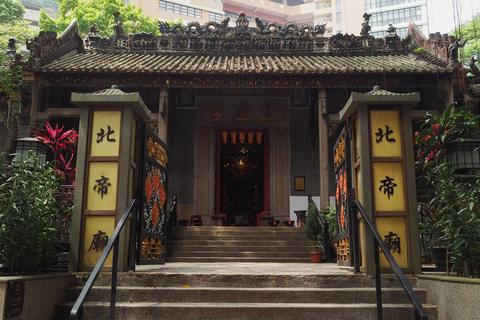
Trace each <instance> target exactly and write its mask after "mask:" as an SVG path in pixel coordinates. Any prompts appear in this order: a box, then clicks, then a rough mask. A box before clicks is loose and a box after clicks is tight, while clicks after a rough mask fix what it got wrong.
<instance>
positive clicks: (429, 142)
mask: <svg viewBox="0 0 480 320" xmlns="http://www.w3.org/2000/svg"><path fill="white" fill-rule="evenodd" d="M478 121H479V117H478V116H476V115H474V114H472V113H471V112H470V111H468V110H466V109H464V108H458V109H454V107H453V106H449V107H447V108H446V109H445V110H444V111H443V113H441V114H435V113H427V114H426V116H425V119H424V120H422V121H421V122H420V123H419V128H418V129H419V130H418V131H416V132H415V145H416V160H417V164H418V165H419V166H421V167H424V166H429V165H431V164H432V163H434V162H436V161H437V160H443V159H444V156H445V155H446V150H447V148H448V146H449V145H450V144H451V143H452V142H454V141H456V140H461V139H462V138H468V137H472V136H473V135H474V132H475V130H478Z"/></svg>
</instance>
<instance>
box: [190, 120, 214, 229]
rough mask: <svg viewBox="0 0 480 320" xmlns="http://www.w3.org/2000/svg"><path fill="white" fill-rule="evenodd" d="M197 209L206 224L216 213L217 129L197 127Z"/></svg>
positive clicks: (196, 212) (195, 205) (195, 199)
mask: <svg viewBox="0 0 480 320" xmlns="http://www.w3.org/2000/svg"><path fill="white" fill-rule="evenodd" d="M194 173H195V178H194V195H193V197H194V198H193V202H194V207H195V209H194V210H195V211H194V212H193V214H195V215H201V216H202V222H203V224H204V225H209V224H210V222H211V216H212V215H213V213H214V203H215V129H214V128H211V127H203V128H197V129H196V133H195V167H194Z"/></svg>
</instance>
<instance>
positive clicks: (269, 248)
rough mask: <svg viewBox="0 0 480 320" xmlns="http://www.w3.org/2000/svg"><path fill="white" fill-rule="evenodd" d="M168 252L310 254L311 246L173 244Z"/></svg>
mask: <svg viewBox="0 0 480 320" xmlns="http://www.w3.org/2000/svg"><path fill="white" fill-rule="evenodd" d="M169 250H171V251H172V252H180V251H196V252H210V251H226V252H236V251H254V252H286V251H289V250H294V251H296V252H310V251H312V246H311V245H309V246H295V247H292V246H250V245H248V246H247V245H245V246H231V245H228V244H227V245H225V244H222V243H219V244H217V245H211V246H196V245H191V246H188V245H176V244H175V243H173V244H172V245H171V246H170V247H169Z"/></svg>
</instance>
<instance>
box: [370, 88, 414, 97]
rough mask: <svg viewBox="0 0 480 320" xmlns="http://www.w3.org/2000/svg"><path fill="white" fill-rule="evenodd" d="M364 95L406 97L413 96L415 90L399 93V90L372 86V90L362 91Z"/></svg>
mask: <svg viewBox="0 0 480 320" xmlns="http://www.w3.org/2000/svg"><path fill="white" fill-rule="evenodd" d="M363 95H366V96H399V97H407V96H414V95H415V92H408V93H400V92H392V91H388V90H385V89H381V88H380V86H374V87H373V90H372V91H369V92H367V93H363Z"/></svg>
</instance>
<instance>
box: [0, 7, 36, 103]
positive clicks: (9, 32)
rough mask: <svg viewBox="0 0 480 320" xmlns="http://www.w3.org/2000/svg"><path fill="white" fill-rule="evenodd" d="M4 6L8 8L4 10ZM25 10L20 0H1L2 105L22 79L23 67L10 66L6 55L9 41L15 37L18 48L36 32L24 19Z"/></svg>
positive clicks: (0, 61)
mask: <svg viewBox="0 0 480 320" xmlns="http://www.w3.org/2000/svg"><path fill="white" fill-rule="evenodd" d="M4 6H7V7H8V8H7V9H6V10H4ZM10 6H12V7H10ZM7 11H8V12H7ZM23 12H24V9H23V6H22V5H21V4H20V3H19V2H18V0H0V107H1V106H2V102H3V101H4V99H5V100H9V99H11V98H13V96H14V92H15V90H16V89H17V88H18V84H19V83H20V80H21V68H20V67H19V66H13V67H12V66H10V61H8V58H7V57H6V55H5V51H6V50H7V47H8V41H9V39H11V38H14V39H15V40H16V43H17V48H18V47H19V44H22V43H25V42H26V40H27V39H28V38H31V37H32V36H33V34H34V31H33V30H31V29H30V28H29V27H28V23H27V22H25V21H24V20H23V19H22V16H23ZM4 16H8V19H4V18H3V17H4Z"/></svg>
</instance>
